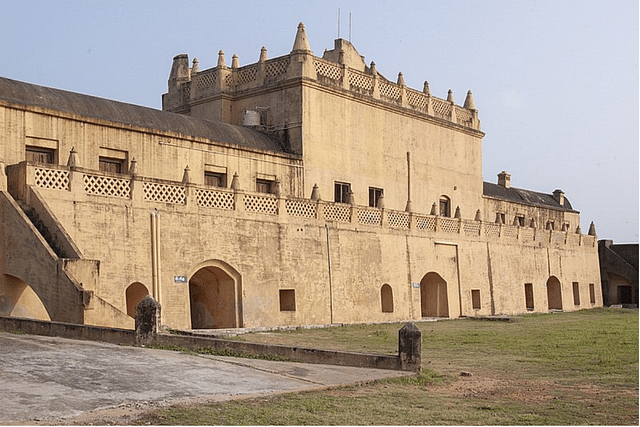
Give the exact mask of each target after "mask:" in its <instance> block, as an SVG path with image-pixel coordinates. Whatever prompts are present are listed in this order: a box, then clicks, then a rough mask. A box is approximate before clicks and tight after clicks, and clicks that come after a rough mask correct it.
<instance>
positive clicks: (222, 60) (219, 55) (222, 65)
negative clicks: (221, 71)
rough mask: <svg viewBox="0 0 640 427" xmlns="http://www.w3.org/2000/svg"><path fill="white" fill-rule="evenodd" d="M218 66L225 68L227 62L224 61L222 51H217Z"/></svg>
mask: <svg viewBox="0 0 640 427" xmlns="http://www.w3.org/2000/svg"><path fill="white" fill-rule="evenodd" d="M218 67H220V68H227V64H226V62H225V61H224V52H223V51H220V52H218Z"/></svg>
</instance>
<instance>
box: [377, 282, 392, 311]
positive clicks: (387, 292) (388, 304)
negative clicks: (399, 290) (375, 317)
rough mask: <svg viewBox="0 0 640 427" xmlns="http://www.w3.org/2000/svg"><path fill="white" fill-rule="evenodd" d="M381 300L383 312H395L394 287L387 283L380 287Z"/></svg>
mask: <svg viewBox="0 0 640 427" xmlns="http://www.w3.org/2000/svg"><path fill="white" fill-rule="evenodd" d="M380 302H381V303H382V312H383V313H393V289H391V286H389V285H388V284H386V283H385V284H384V285H382V288H380Z"/></svg>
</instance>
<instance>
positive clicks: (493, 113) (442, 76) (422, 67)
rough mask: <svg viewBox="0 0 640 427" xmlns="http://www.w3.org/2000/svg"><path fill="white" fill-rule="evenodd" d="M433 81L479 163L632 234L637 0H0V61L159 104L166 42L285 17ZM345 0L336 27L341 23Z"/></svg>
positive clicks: (189, 45)
mask: <svg viewBox="0 0 640 427" xmlns="http://www.w3.org/2000/svg"><path fill="white" fill-rule="evenodd" d="M338 9H340V15H341V25H340V37H342V38H345V39H349V38H350V39H351V42H352V43H353V44H354V45H355V47H356V48H357V49H358V51H359V52H360V54H361V55H363V56H365V61H366V62H367V63H370V62H371V61H374V62H375V63H376V68H377V69H378V72H380V73H381V74H383V75H384V76H385V77H387V78H389V79H391V80H395V79H396V77H397V74H398V72H400V71H401V72H402V73H403V74H404V78H405V82H406V84H407V85H408V86H409V87H412V88H415V89H418V90H421V89H422V85H423V82H424V81H425V80H427V81H429V84H430V87H431V92H432V94H433V95H435V96H437V97H440V98H446V96H447V91H448V90H449V89H452V90H453V94H454V97H455V100H456V103H457V104H460V105H461V104H463V103H464V97H465V94H466V92H467V90H469V89H471V90H472V91H473V95H474V99H475V103H476V107H477V108H478V110H479V117H480V120H481V121H482V130H483V131H484V132H485V133H486V136H485V137H484V140H483V175H484V180H485V181H490V182H497V176H496V175H497V173H499V172H500V171H501V170H506V171H507V172H509V173H510V174H511V183H512V186H514V187H518V188H526V189H530V190H535V191H540V192H544V193H551V192H553V190H555V189H556V188H560V189H562V190H563V191H564V192H565V195H566V197H567V198H568V199H569V200H570V201H571V203H572V205H573V207H574V208H575V209H577V210H578V211H580V212H581V227H582V230H583V232H584V233H586V232H587V230H588V228H589V223H590V222H591V221H594V222H595V224H596V229H597V232H598V238H599V239H613V240H614V241H615V242H616V243H624V242H638V178H639V177H638V145H639V139H638V117H639V112H638V94H639V90H638V76H639V70H638V52H639V50H638V40H639V38H638V36H639V35H638V21H639V15H638V1H637V0H607V1H576V0H571V1H569V0H564V1H563V0H540V1H536V0H521V1H519V0H505V1H499V0H482V1H474V0H468V1H457V0H451V1H435V0H428V1H426V0H420V1H418V0H414V1H404V0H393V1H384V0H378V1H376V0H369V1H334V0H326V1H323V2H320V1H315V2H302V1H299V0H297V1H277V0H274V1H271V2H265V1H199V0H190V1H184V2H181V1H171V2H169V1H158V0H154V1H131V0H127V1H30V0H20V1H7V0H0V10H1V11H2V12H1V13H0V37H1V39H2V40H3V42H2V44H0V58H2V59H1V60H0V75H1V76H3V77H8V78H11V79H16V80H21V81H25V82H30V83H35V84H39V85H43V86H50V87H55V88H60V89H65V90H70V91H74V92H80V93H85V94H90V95H96V96H100V97H104V98H109V99H115V100H118V101H123V102H129V103H133V104H139V105H145V106H149V107H154V108H161V96H162V93H164V92H166V91H167V79H168V76H169V71H170V67H171V60H172V58H173V57H174V56H175V55H177V54H179V53H187V54H189V57H190V59H193V58H194V57H197V58H198V59H199V60H200V69H206V68H210V67H213V66H215V65H216V61H217V54H218V51H219V50H221V49H222V50H224V52H225V53H226V56H227V62H228V63H229V64H230V62H231V55H233V54H234V53H237V54H238V56H239V57H240V65H241V66H243V65H246V64H249V63H253V62H256V61H257V60H258V57H259V54H260V48H261V47H262V46H265V47H266V48H267V50H268V56H269V57H270V58H273V57H277V56H281V55H285V54H287V53H288V52H289V51H290V50H291V48H292V46H293V40H294V37H295V33H296V28H297V25H298V23H299V22H304V24H305V27H306V30H307V36H308V38H309V42H310V45H311V49H312V50H313V52H314V54H315V55H317V56H322V53H323V51H324V50H325V49H331V48H332V47H333V40H334V39H335V38H337V36H338ZM349 14H351V31H350V30H349Z"/></svg>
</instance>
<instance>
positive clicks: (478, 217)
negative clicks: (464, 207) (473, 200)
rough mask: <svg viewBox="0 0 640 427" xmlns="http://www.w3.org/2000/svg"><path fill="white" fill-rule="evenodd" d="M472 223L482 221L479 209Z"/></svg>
mask: <svg viewBox="0 0 640 427" xmlns="http://www.w3.org/2000/svg"><path fill="white" fill-rule="evenodd" d="M474 221H482V212H480V209H478V210H477V211H476V217H475V218H474Z"/></svg>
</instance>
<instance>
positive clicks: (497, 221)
mask: <svg viewBox="0 0 640 427" xmlns="http://www.w3.org/2000/svg"><path fill="white" fill-rule="evenodd" d="M495 223H496V224H502V215H500V212H498V213H496V220H495Z"/></svg>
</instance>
